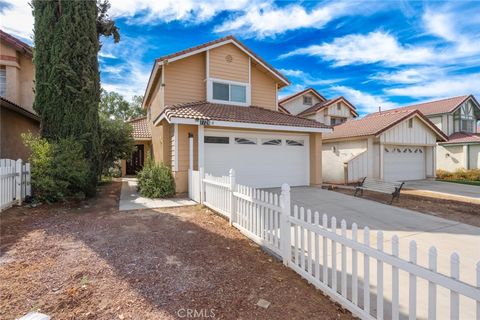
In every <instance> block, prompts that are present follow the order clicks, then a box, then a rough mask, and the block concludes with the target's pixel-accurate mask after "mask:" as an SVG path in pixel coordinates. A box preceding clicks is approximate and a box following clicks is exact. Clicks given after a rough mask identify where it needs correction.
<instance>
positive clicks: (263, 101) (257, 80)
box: [252, 65, 277, 110]
mask: <svg viewBox="0 0 480 320" xmlns="http://www.w3.org/2000/svg"><path fill="white" fill-rule="evenodd" d="M276 101H277V90H276V82H275V81H274V80H273V78H271V77H270V76H268V75H266V74H265V73H263V72H262V71H260V70H259V69H257V68H256V67H255V66H253V65H252V105H254V106H258V107H262V108H265V109H270V110H277V105H276Z"/></svg>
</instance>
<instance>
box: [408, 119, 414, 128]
mask: <svg viewBox="0 0 480 320" xmlns="http://www.w3.org/2000/svg"><path fill="white" fill-rule="evenodd" d="M408 127H409V128H413V118H412V119H408Z"/></svg>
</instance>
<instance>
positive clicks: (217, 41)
mask: <svg viewBox="0 0 480 320" xmlns="http://www.w3.org/2000/svg"><path fill="white" fill-rule="evenodd" d="M227 40H232V41H234V42H236V43H237V44H238V45H239V46H241V47H242V48H243V49H244V50H245V51H247V52H248V53H249V54H251V55H252V56H254V57H255V58H256V59H257V60H259V61H261V62H262V63H263V64H264V65H266V66H267V67H268V68H269V69H270V70H272V71H273V72H274V73H275V74H276V75H277V76H279V77H280V78H281V79H283V80H284V81H285V82H286V83H288V84H290V80H288V79H287V77H285V76H284V75H283V74H281V73H280V72H279V71H278V70H277V69H275V68H274V67H272V66H271V65H270V64H269V63H268V62H266V61H265V60H263V59H262V58H261V57H260V56H258V55H257V54H256V53H254V52H253V51H252V50H250V49H249V48H248V47H247V46H245V45H244V44H243V43H242V42H240V41H239V40H238V39H237V38H235V37H234V36H232V35H229V36H226V37H223V38H220V39H216V40H213V41H209V42H206V43H203V44H201V45H198V46H195V47H191V48H188V49H185V50H182V51H178V52H174V53H171V54H168V55H165V56H162V57H160V58H157V59H156V60H155V61H157V62H160V61H163V60H168V59H172V58H175V57H178V56H181V55H183V54H186V53H190V52H193V51H196V50H200V49H203V48H206V47H209V46H212V45H214V44H217V43H220V42H224V41H227Z"/></svg>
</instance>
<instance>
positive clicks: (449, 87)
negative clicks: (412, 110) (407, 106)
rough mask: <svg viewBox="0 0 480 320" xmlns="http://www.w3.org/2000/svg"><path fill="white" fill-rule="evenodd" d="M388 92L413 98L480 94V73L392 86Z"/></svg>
mask: <svg viewBox="0 0 480 320" xmlns="http://www.w3.org/2000/svg"><path fill="white" fill-rule="evenodd" d="M385 92H386V93H388V94H390V95H393V96H408V97H413V98H443V97H448V96H459V95H465V94H475V95H479V94H480V73H472V74H464V75H455V76H445V77H441V78H439V79H436V80H434V79H432V80H430V81H427V82H424V83H422V84H418V85H412V86H405V87H399V88H390V89H386V90H385Z"/></svg>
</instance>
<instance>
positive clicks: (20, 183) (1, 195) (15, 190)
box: [0, 159, 31, 211]
mask: <svg viewBox="0 0 480 320" xmlns="http://www.w3.org/2000/svg"><path fill="white" fill-rule="evenodd" d="M30 179H31V175H30V163H25V164H23V163H22V160H21V159H18V160H16V161H15V160H11V159H0V211H3V210H5V209H7V208H9V207H11V206H12V205H13V204H15V203H17V204H22V201H23V200H24V199H25V197H26V196H30V195H31V186H30Z"/></svg>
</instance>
